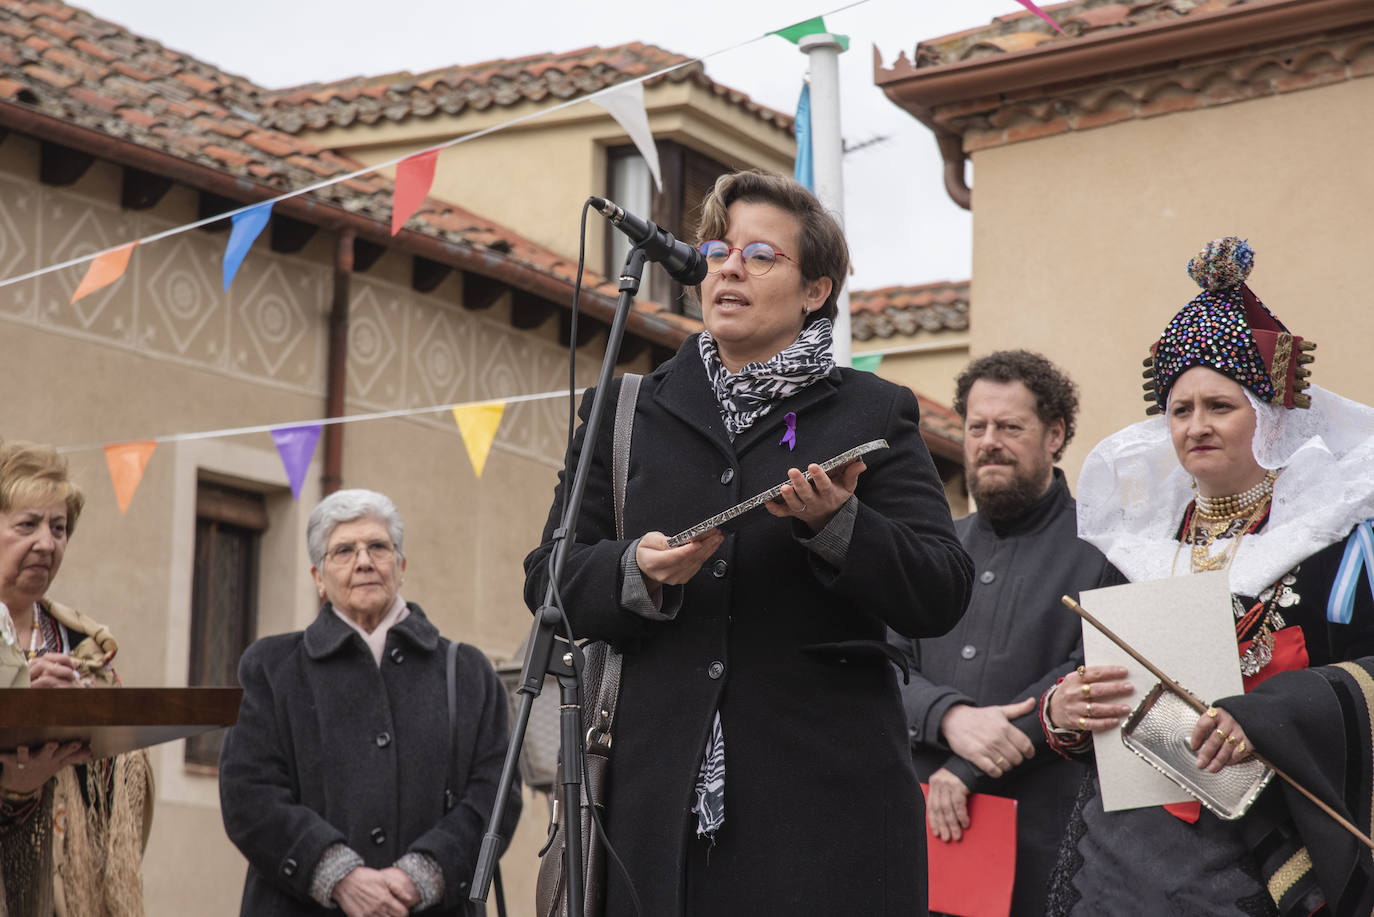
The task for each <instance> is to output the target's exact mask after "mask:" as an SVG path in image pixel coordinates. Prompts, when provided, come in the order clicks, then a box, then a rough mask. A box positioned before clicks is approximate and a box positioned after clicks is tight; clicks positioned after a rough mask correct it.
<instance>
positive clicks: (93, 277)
mask: <svg viewBox="0 0 1374 917" xmlns="http://www.w3.org/2000/svg"><path fill="white" fill-rule="evenodd" d="M137 244H138V243H137V242H130V243H129V244H128V245H125V246H122V247H120V248H116V249H115V250H114V251H112V252H106V253H105V254H103V255H98V256H97V257H96V258H95V260H93V261H92V262H91V266H90V267H89V268H87V269H86V276H85V277H82V278H81V284H80V285H79V286H77V288H76V292H75V293H73V294H72V302H76V301H77V300H78V299H80V298H81V297H83V296H89V295H90V294H92V293H94V292H95V291H96V290H98V289H100V288H101V287H107V286H109V285H110V284H112V283H114V282H115V281H116V280H118V279H119V278H121V277H123V276H124V272H125V271H126V270H128V268H129V256H130V255H132V254H133V253H134V246H135V245H137ZM69 305H70V304H69Z"/></svg>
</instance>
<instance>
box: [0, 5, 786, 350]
mask: <svg viewBox="0 0 1374 917" xmlns="http://www.w3.org/2000/svg"><path fill="white" fill-rule="evenodd" d="M642 47H643V46H626V47H625V48H622V49H619V51H618V56H616V55H614V54H613V55H612V56H613V57H614V58H615V60H616V61H617V62H618V65H619V66H620V67H621V68H622V69H623V68H624V67H625V66H627V65H626V63H625V62H626V61H632V60H635V59H637V57H636V55H639V56H641V57H644V58H645V60H646V61H647V60H649V59H650V58H653V59H657V58H656V57H654V55H653V54H649V53H648V52H639V51H635V50H634V49H635V48H642ZM616 50H617V49H612V51H616ZM44 51H47V52H48V53H47V54H46V55H44V56H43V57H42V58H41V60H40V57H39V55H40V54H42V52H44ZM653 51H654V54H656V55H668V52H665V51H661V50H659V49H653ZM545 56H547V55H545ZM534 57H535V58H538V57H541V56H540V55H535V56H534ZM485 66H486V68H487V70H488V71H490V73H492V74H495V73H498V72H502V70H503V68H509V66H510V62H505V61H493V62H491V63H489V64H487V65H485ZM644 66H649V64H648V63H645V64H644ZM455 69H457V70H462V68H455ZM516 69H517V70H518V67H517V68H516ZM643 72H648V71H643ZM553 74H554V70H553V69H550V70H549V71H548V78H549V79H552V76H553ZM453 76H454V73H453V72H450V71H443V72H442V74H440V73H438V72H436V74H435V83H434V85H435V86H436V87H438V86H440V85H441V84H442V85H443V86H444V87H446V88H444V89H443V92H444V93H447V94H448V95H453V94H454V93H455V92H458V90H456V89H454V88H453V87H452V86H450V85H449V83H451V82H452V79H453ZM616 78H618V79H624V78H625V77H624V76H619V77H616ZM408 79H409V81H410V82H414V81H415V79H414V78H413V77H408ZM464 79H465V80H468V78H467V77H465V78H464ZM703 79H704V77H703ZM612 81H613V80H612ZM526 82H527V83H528V84H530V85H525V86H524V88H525V89H529V88H530V87H531V85H533V84H534V83H537V82H538V81H537V80H535V78H533V77H527V78H526ZM564 82H565V83H567V80H564ZM573 82H574V83H575V81H573ZM467 85H468V82H464V86H467ZM568 85H569V87H570V88H568V89H567V91H568V92H571V93H574V94H575V93H577V92H582V91H585V89H582V88H578V87H577V86H576V85H572V84H568ZM712 85H714V84H712ZM358 89H359V92H358V93H357V95H358V97H359V98H360V99H371V98H376V99H382V100H388V99H389V96H388V92H389V91H390V90H389V89H388V88H387V87H386V86H376V87H372V86H360V87H358ZM484 91H486V90H485V88H484ZM312 94H319V95H321V96H322V97H323V98H326V99H332V98H333V97H334V96H335V95H336V94H337V89H336V88H330V89H323V88H321V87H315V88H314V89H313V90H311V89H310V88H309V87H307V88H304V89H302V90H293V91H288V92H286V93H280V92H278V93H272V92H269V91H268V90H266V89H264V88H262V87H260V86H257V85H255V84H253V83H251V82H249V81H248V80H246V79H243V78H242V77H239V76H236V75H233V74H230V73H225V72H223V71H220V70H218V69H216V68H215V67H213V66H211V65H209V64H207V63H205V62H203V61H199V60H197V59H195V58H193V57H190V56H188V55H185V54H181V53H179V52H176V51H173V50H170V49H168V48H164V47H162V46H161V45H159V44H158V43H157V42H155V41H152V40H151V39H147V38H143V37H142V36H138V35H134V34H131V33H129V32H128V31H127V30H125V29H123V28H121V27H120V26H117V25H115V24H113V23H110V22H107V21H105V20H102V19H98V18H96V17H95V16H92V15H91V14H90V13H87V12H85V11H82V10H79V9H76V8H73V7H68V6H65V5H63V4H60V3H55V2H45V0H0V98H3V99H6V100H9V101H11V102H18V103H20V104H23V105H26V106H29V107H31V108H32V109H33V110H36V111H38V112H39V113H41V114H44V115H47V116H49V117H52V118H55V119H60V120H62V121H65V122H68V123H72V124H76V125H78V126H80V127H83V128H87V129H90V130H94V131H97V132H99V133H103V134H107V135H109V136H113V137H118V138H121V139H123V140H127V141H129V142H132V143H136V144H138V145H140V146H144V147H148V148H150V149H154V150H159V151H161V152H164V153H168V154H170V155H173V156H177V157H179V158H182V159H185V160H188V161H190V162H194V163H197V164H199V165H201V166H205V167H209V168H213V169H218V170H220V171H223V172H228V173H231V174H235V175H244V176H251V177H253V178H255V179H257V180H258V181H260V182H262V183H264V184H265V185H267V186H270V187H272V188H276V189H281V190H286V189H290V188H301V187H305V186H307V185H313V184H315V183H317V182H318V181H319V180H320V179H321V178H322V177H330V176H337V175H342V174H346V173H348V172H352V171H355V170H357V169H358V168H360V166H359V164H358V163H356V162H353V161H352V160H349V159H347V158H345V157H342V156H339V155H336V154H335V153H332V152H329V151H326V150H322V149H320V148H318V147H316V146H314V145H313V144H312V143H310V142H309V141H308V140H306V139H304V138H301V137H297V136H294V135H292V134H289V133H285V132H283V131H281V130H278V129H276V128H274V127H273V126H272V125H271V124H270V123H269V122H270V120H271V118H270V117H269V115H272V114H279V113H280V112H279V110H278V109H276V108H274V107H273V106H274V105H278V104H280V100H281V99H283V98H287V97H296V96H300V97H301V98H303V99H308V98H309V97H310V96H311V95H312ZM488 94H489V95H490V93H489V92H488ZM522 97H523V96H521V95H519V93H517V94H516V95H515V96H512V98H517V99H518V98H522ZM444 98H447V96H445V97H444ZM503 98H504V97H503ZM460 103H461V104H467V103H466V101H465V97H464V98H462V99H458V100H457V101H454V100H449V101H447V102H444V103H443V104H448V105H454V104H460ZM389 104H392V105H396V106H399V107H400V108H405V105H404V104H403V102H401V101H397V100H390V101H389ZM502 104H505V103H502ZM759 111H760V112H765V111H766V110H764V109H759ZM772 114H776V113H772ZM762 116H763V115H761V117H762ZM770 117H771V115H770ZM778 117H779V118H782V119H783V121H784V122H785V124H786V126H789V127H790V124H791V119H790V118H786V116H781V115H778ZM391 189H392V184H391V180H390V179H389V178H387V177H385V176H383V175H378V174H375V173H373V174H367V175H362V176H358V177H357V178H354V179H350V180H348V181H346V182H342V183H339V184H335V185H331V186H329V187H325V188H321V189H319V190H317V191H315V192H313V193H312V195H311V197H313V198H315V199H317V200H319V201H322V202H324V203H328V204H331V205H333V206H336V207H340V208H343V209H345V210H348V211H350V212H353V213H357V214H359V215H361V216H363V217H366V218H367V219H370V220H374V221H376V222H377V223H379V224H381V225H382V226H388V225H389V224H390V221H391ZM407 225H408V228H409V229H410V230H412V231H415V232H419V233H423V234H425V235H427V236H431V237H433V238H437V239H439V240H442V241H445V242H449V243H453V244H458V245H463V246H468V247H471V248H474V249H477V250H480V251H482V252H484V253H485V254H486V255H487V257H489V258H491V259H492V262H493V263H494V264H498V263H500V262H503V261H508V262H511V263H515V264H519V265H523V266H525V267H527V268H532V269H534V270H537V271H540V272H542V273H544V274H546V275H548V276H551V277H553V278H555V279H556V280H558V281H560V282H562V283H565V284H568V285H571V282H572V280H573V277H574V273H575V271H576V265H575V264H572V263H570V262H569V261H568V260H567V259H565V258H563V257H562V256H560V255H556V254H554V253H553V252H550V251H548V250H547V249H543V248H541V247H540V246H538V245H536V244H534V243H533V242H531V241H529V240H528V239H526V238H524V237H523V236H520V235H518V234H517V233H515V232H512V231H511V230H509V229H506V228H505V227H503V226H500V225H499V224H496V223H493V222H492V221H490V220H488V219H485V218H483V217H481V216H478V215H476V214H473V213H471V212H469V211H467V210H464V209H463V208H461V207H459V206H456V205H454V204H451V203H448V202H444V201H439V200H435V199H432V198H431V199H430V200H428V201H426V202H425V204H424V205H423V206H422V207H421V208H420V211H419V212H418V213H417V214H416V215H415V216H413V217H412V218H411V220H410V221H409V223H408V224H407ZM588 286H589V287H590V288H593V289H596V290H597V291H598V292H600V293H602V294H605V295H607V296H609V297H611V298H614V296H615V287H614V286H613V285H611V284H609V283H606V282H605V281H604V280H603V279H601V278H600V277H598V276H596V275H589V279H588ZM654 321H655V322H657V323H658V324H660V325H663V326H665V327H667V326H671V327H673V328H675V329H678V330H685V331H688V332H690V331H697V330H700V328H701V325H700V323H699V322H697V321H695V320H692V319H682V318H681V317H678V316H675V317H673V319H672V320H671V321H667V320H666V316H665V317H664V318H662V319H660V318H659V317H658V316H657V315H656V316H655V318H654Z"/></svg>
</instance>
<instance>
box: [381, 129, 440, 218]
mask: <svg viewBox="0 0 1374 917" xmlns="http://www.w3.org/2000/svg"><path fill="white" fill-rule="evenodd" d="M438 158H439V151H438V150H430V151H429V152H428V153H416V154H415V155H414V156H407V157H406V158H405V159H402V160H401V161H400V162H398V163H397V164H396V189H395V190H394V191H393V192H392V195H391V234H392V235H393V236H394V235H396V233H398V232H400V231H401V228H402V227H403V226H405V225H406V220H408V219H410V215H411V214H412V213H414V212H415V211H416V210H417V209H418V208H419V206H420V205H421V204H422V203H424V200H425V198H426V197H428V196H429V189H430V188H431V187H432V186H433V185H434V164H435V162H436V161H437V160H438Z"/></svg>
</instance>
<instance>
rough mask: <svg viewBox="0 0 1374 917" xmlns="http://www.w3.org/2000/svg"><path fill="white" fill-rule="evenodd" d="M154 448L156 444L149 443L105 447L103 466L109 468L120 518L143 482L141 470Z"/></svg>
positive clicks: (119, 444) (116, 444) (145, 465)
mask: <svg viewBox="0 0 1374 917" xmlns="http://www.w3.org/2000/svg"><path fill="white" fill-rule="evenodd" d="M156 448H157V443H155V442H151V441H145V442H138V443H115V444H114V445H112V446H106V447H105V464H106V465H108V466H109V467H110V480H111V481H112V482H113V483H114V489H115V499H116V500H118V501H119V514H120V515H121V516H122V515H124V513H125V512H126V511H127V510H128V509H129V503H130V501H132V500H133V498H134V491H136V490H138V482H139V481H142V480H143V469H144V468H147V467H148V459H149V458H151V457H152V454H153V450H154V449H156Z"/></svg>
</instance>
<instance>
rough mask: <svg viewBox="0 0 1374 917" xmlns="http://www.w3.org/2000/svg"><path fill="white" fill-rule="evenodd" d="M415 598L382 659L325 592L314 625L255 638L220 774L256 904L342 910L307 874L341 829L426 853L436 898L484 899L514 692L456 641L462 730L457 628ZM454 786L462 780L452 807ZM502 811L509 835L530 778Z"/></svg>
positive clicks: (246, 900)
mask: <svg viewBox="0 0 1374 917" xmlns="http://www.w3.org/2000/svg"><path fill="white" fill-rule="evenodd" d="M408 607H409V609H410V614H409V616H408V617H406V619H405V620H404V621H401V622H400V623H399V624H397V625H395V626H394V627H392V628H391V630H390V632H388V634H387V639H386V648H385V652H384V654H383V656H382V663H381V666H380V668H379V667H378V665H377V663H376V662H374V661H373V657H372V654H371V652H370V651H369V650H368V648H367V646H366V645H365V644H364V643H363V641H362V638H361V637H359V636H358V634H357V632H356V631H354V630H353V629H352V628H350V627H349V626H348V625H347V624H345V623H344V622H343V621H341V620H340V619H339V617H338V616H337V615H336V614H335V613H334V611H333V609H332V608H330V606H329V605H327V604H326V605H325V606H324V607H323V608H322V609H321V610H320V613H319V615H318V616H317V617H316V619H315V621H314V623H313V624H311V625H310V627H309V628H307V629H306V630H305V631H301V632H296V633H291V634H282V635H279V636H274V637H265V638H263V639H261V640H259V641H257V642H256V643H254V644H253V645H252V646H250V647H249V648H248V650H247V651H246V652H245V653H244V654H243V659H242V660H241V661H240V663H239V683H240V684H241V685H243V702H242V706H241V707H240V710H239V719H238V724H237V725H236V726H234V727H233V728H232V729H230V730H229V732H228V735H227V736H226V738H225V741H224V750H223V752H222V753H221V755H220V773H219V777H220V780H219V785H220V807H221V810H222V812H223V815H224V826H225V829H226V830H227V831H228V833H229V838H230V840H232V841H233V842H234V844H235V845H236V846H237V847H238V848H239V850H240V851H241V852H242V853H243V855H244V856H245V857H247V859H248V876H247V879H246V880H245V882H244V889H243V904H242V910H241V913H242V914H243V915H245V917H248V915H252V917H269V915H305V914H327V913H330V912H329V911H327V910H325V909H324V908H321V907H320V906H319V905H318V904H317V903H315V902H314V901H313V900H312V899H311V897H310V881H311V877H312V876H313V874H314V871H315V866H316V865H317V864H318V862H319V860H320V855H321V854H322V853H323V852H324V850H325V848H327V847H329V846H330V845H331V844H334V843H344V844H347V845H348V846H349V847H351V848H352V849H353V850H355V851H357V852H358V854H359V855H361V856H362V858H363V860H364V862H365V863H366V865H367V866H370V867H372V868H374V869H381V868H385V867H387V866H390V865H392V864H393V863H395V862H396V860H397V859H398V858H399V857H400V856H401V855H402V854H405V853H408V852H411V851H415V852H418V853H424V854H428V855H429V856H431V857H433V858H434V860H435V861H437V862H438V863H439V865H440V867H441V868H442V869H443V872H444V885H445V892H444V898H443V900H442V901H441V902H440V903H439V904H438V905H437V906H435V907H434V908H432V909H431V910H428V911H426V912H425V913H427V914H434V915H436V917H439V915H445V917H457V915H467V914H469V913H474V911H473V910H472V909H471V908H470V906H469V903H468V901H467V897H468V889H469V884H468V883H469V882H470V881H471V878H472V871H473V867H474V865H475V863H476V861H477V852H478V848H479V847H480V846H481V841H482V835H483V834H484V833H485V830H486V823H487V817H488V815H489V814H490V812H491V807H492V802H493V799H494V797H495V793H496V784H497V781H498V779H499V777H500V772H501V763H502V760H503V758H504V755H505V750H506V740H507V726H506V722H507V707H506V697H505V693H504V692H503V690H502V687H501V683H500V681H499V680H498V678H497V676H496V673H495V672H494V671H493V670H492V667H491V664H490V663H488V662H487V660H486V657H484V656H483V655H482V653H481V652H480V651H478V650H476V649H475V648H473V647H471V646H466V645H462V646H460V647H459V650H458V665H457V690H456V691H455V692H454V693H455V696H456V698H457V721H456V723H457V725H456V729H455V730H454V733H453V735H452V736H450V735H449V734H448V732H449V729H448V707H447V703H446V700H445V692H446V675H445V662H446V660H445V656H446V653H447V650H448V643H449V641H447V640H445V639H444V638H442V637H440V636H439V632H438V631H437V630H436V629H435V628H434V625H433V624H431V623H430V622H429V619H428V618H426V617H425V614H424V612H423V611H421V610H420V607H419V606H418V605H415V604H410V605H408ZM446 788H449V789H452V790H453V792H454V793H455V794H456V805H454V806H453V808H452V809H451V810H450V811H448V812H447V813H445V811H444V790H445V789H446ZM506 812H507V813H508V816H509V819H508V822H509V823H508V824H507V826H506V829H507V830H506V834H505V836H506V837H507V838H509V837H510V833H509V831H510V829H512V828H513V827H514V821H515V819H516V818H518V816H519V813H520V796H519V788H518V787H516V788H515V790H514V791H513V792H512V795H511V797H510V801H509V803H508V804H507V809H506ZM334 913H338V912H337V911H335V912H334Z"/></svg>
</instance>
